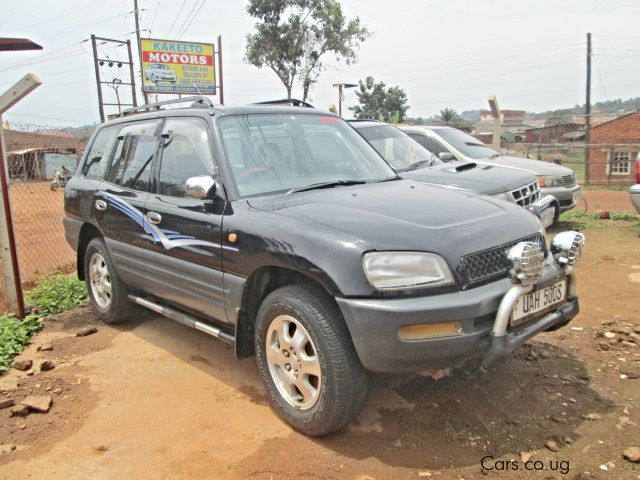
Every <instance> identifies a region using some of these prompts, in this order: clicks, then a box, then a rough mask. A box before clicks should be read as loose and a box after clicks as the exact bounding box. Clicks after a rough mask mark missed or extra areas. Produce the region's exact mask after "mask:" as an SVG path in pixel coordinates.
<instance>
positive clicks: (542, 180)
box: [538, 175, 564, 188]
mask: <svg viewBox="0 0 640 480" xmlns="http://www.w3.org/2000/svg"><path fill="white" fill-rule="evenodd" d="M538 183H539V184H540V187H541V188H544V187H547V188H552V187H562V186H563V185H564V181H563V180H562V177H557V176H555V175H539V176H538Z"/></svg>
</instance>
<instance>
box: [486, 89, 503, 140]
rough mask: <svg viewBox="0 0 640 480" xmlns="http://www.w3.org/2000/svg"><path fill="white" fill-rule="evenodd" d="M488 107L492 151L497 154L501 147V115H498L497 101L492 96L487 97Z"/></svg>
mask: <svg viewBox="0 0 640 480" xmlns="http://www.w3.org/2000/svg"><path fill="white" fill-rule="evenodd" d="M489 107H490V108H491V115H492V116H493V149H494V150H495V151H496V152H499V151H500V147H501V145H500V138H501V136H502V115H501V114H500V107H499V106H498V99H497V98H496V97H495V96H494V95H491V96H490V97H489Z"/></svg>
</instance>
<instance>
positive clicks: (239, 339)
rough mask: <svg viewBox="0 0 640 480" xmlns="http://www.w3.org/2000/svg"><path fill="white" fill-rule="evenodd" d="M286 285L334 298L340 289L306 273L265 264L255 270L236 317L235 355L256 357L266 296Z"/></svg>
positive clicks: (245, 287) (246, 283)
mask: <svg viewBox="0 0 640 480" xmlns="http://www.w3.org/2000/svg"><path fill="white" fill-rule="evenodd" d="M287 285H307V286H309V287H312V288H314V289H316V290H318V291H321V292H322V293H323V294H325V295H327V296H328V297H331V299H332V301H335V300H333V298H334V297H335V296H336V295H340V291H339V290H338V288H337V286H336V285H335V284H334V283H333V282H331V281H330V280H328V279H324V280H320V279H318V278H316V277H314V276H311V275H309V274H308V273H307V272H303V271H300V270H296V269H294V268H289V267H283V266H277V265H265V266H261V267H258V268H256V269H255V270H254V271H253V272H251V274H250V275H249V277H248V278H247V280H246V282H245V283H244V286H243V288H242V295H241V300H240V306H239V310H238V314H237V320H236V327H235V338H236V356H237V357H238V358H248V357H251V356H253V355H254V344H253V335H254V325H255V321H256V316H257V313H258V309H259V308H260V305H261V304H262V301H263V300H264V299H265V297H266V296H267V295H269V294H270V293H271V292H273V291H274V290H277V289H278V288H281V287H285V286H287Z"/></svg>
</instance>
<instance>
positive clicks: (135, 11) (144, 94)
mask: <svg viewBox="0 0 640 480" xmlns="http://www.w3.org/2000/svg"><path fill="white" fill-rule="evenodd" d="M139 13H140V10H139V9H138V0H133V16H134V18H135V21H136V42H137V48H138V58H139V59H140V82H141V83H140V85H142V97H143V98H144V103H149V98H148V97H147V92H145V91H144V78H142V77H143V73H142V51H141V49H140V19H139V18H138V16H139Z"/></svg>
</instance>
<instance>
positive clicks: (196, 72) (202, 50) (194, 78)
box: [140, 38, 216, 95]
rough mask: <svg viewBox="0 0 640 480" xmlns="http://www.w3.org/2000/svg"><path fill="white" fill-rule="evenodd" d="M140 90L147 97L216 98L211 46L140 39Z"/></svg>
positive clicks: (213, 55) (213, 53) (213, 52)
mask: <svg viewBox="0 0 640 480" xmlns="http://www.w3.org/2000/svg"><path fill="white" fill-rule="evenodd" d="M140 54H141V57H142V89H143V91H145V92H147V93H173V94H183V93H184V94H192V95H193V94H195V95H215V94H216V73H215V61H214V57H215V50H214V47H213V45H212V44H209V43H196V42H181V41H176V40H156V39H151V38H142V39H140Z"/></svg>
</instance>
